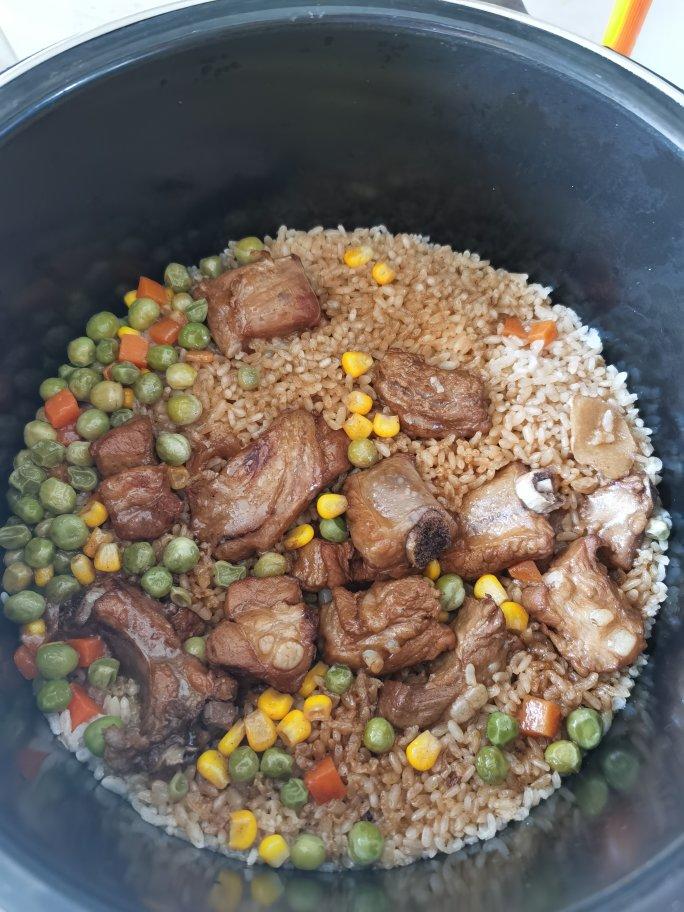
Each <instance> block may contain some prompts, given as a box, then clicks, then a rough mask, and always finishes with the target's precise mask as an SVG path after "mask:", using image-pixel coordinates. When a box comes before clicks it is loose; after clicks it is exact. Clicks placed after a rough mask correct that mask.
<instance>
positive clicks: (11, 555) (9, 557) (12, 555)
mask: <svg viewBox="0 0 684 912" xmlns="http://www.w3.org/2000/svg"><path fill="white" fill-rule="evenodd" d="M20 525H21V524H20ZM42 537H44V536H42ZM23 556H24V549H23V548H14V549H10V550H9V551H5V554H4V555H3V558H2V562H3V563H4V565H5V566H6V567H9V565H10V564H14V563H16V562H17V561H19V560H21V559H22V557H23Z"/></svg>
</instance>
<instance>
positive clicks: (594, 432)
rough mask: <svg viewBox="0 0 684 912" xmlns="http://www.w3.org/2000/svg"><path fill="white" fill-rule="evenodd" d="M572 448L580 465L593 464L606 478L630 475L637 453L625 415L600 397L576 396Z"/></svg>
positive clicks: (572, 425) (571, 428)
mask: <svg viewBox="0 0 684 912" xmlns="http://www.w3.org/2000/svg"><path fill="white" fill-rule="evenodd" d="M570 449H571V450H572V455H573V456H574V457H575V459H576V460H577V462H579V463H580V465H588V466H592V468H594V469H597V470H598V471H599V472H602V473H603V475H605V476H606V478H622V477H623V476H624V475H627V473H628V472H629V471H630V469H631V468H632V464H633V462H634V459H635V457H636V455H637V448H636V444H635V443H634V438H633V437H632V432H631V431H630V429H629V425H628V424H627V422H626V421H625V418H624V415H622V413H621V412H620V411H618V409H617V408H615V407H614V406H612V405H609V403H607V402H605V401H604V400H603V399H599V398H598V397H597V396H581V395H577V396H574V397H573V400H572V403H571V409H570Z"/></svg>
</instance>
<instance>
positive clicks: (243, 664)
mask: <svg viewBox="0 0 684 912" xmlns="http://www.w3.org/2000/svg"><path fill="white" fill-rule="evenodd" d="M225 614H226V618H227V619H228V620H225V621H221V622H220V623H219V624H218V625H217V626H216V627H215V628H214V629H213V630H212V631H211V633H210V634H209V636H208V637H207V659H208V660H209V662H211V663H212V664H214V665H222V666H224V667H225V668H228V669H230V670H231V671H234V672H236V673H237V674H244V675H248V676H249V677H251V678H257V679H258V680H260V681H266V683H267V684H270V685H271V686H272V687H275V688H276V690H280V691H283V692H284V693H295V692H296V691H297V690H298V689H299V686H300V684H301V683H302V680H303V678H304V675H305V674H306V673H307V671H308V670H309V668H310V666H311V662H312V661H313V657H314V655H315V652H316V647H315V640H316V629H317V622H318V618H317V614H316V611H315V610H314V609H313V608H311V607H309V605H307V604H306V603H305V602H304V601H303V599H302V592H301V589H300V588H299V583H298V582H297V580H294V579H292V577H290V576H277V577H272V578H267V579H256V578H255V577H249V578H248V579H244V580H239V581H238V582H237V583H233V585H232V586H230V588H229V589H228V594H227V595H226V605H225Z"/></svg>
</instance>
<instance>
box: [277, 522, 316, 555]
mask: <svg viewBox="0 0 684 912" xmlns="http://www.w3.org/2000/svg"><path fill="white" fill-rule="evenodd" d="M313 537H314V530H313V526H312V525H311V524H310V523H302V524H301V526H295V527H294V529H293V530H292V531H291V532H290V533H289V534H288V535H286V536H285V540H284V541H283V545H284V546H285V547H286V548H287V550H288V551H296V550H297V548H303V547H304V545H308V544H309V542H310V541H311V539H312V538H313Z"/></svg>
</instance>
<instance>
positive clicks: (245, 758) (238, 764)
mask: <svg viewBox="0 0 684 912" xmlns="http://www.w3.org/2000/svg"><path fill="white" fill-rule="evenodd" d="M228 772H229V774H230V778H231V779H232V781H233V782H253V781H254V778H255V776H256V774H257V773H258V772H259V758H258V757H257V755H256V753H255V752H254V751H253V750H252V748H251V747H247V746H246V745H242V746H241V747H236V748H235V750H234V751H233V753H232V754H231V755H230V757H228Z"/></svg>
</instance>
